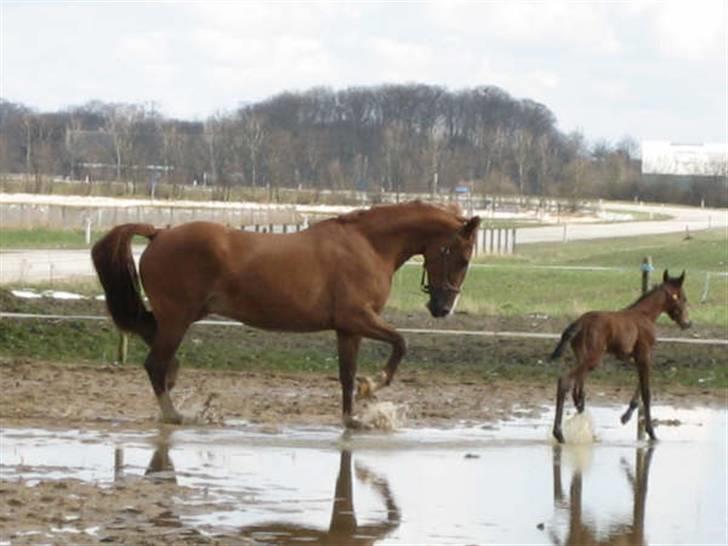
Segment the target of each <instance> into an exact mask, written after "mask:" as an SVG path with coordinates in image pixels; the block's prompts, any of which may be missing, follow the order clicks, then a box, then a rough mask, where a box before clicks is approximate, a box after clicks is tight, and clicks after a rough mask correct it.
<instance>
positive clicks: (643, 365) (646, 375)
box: [635, 351, 657, 440]
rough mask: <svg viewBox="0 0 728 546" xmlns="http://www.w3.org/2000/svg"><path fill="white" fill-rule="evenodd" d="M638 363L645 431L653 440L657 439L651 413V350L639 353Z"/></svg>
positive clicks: (636, 360) (636, 359)
mask: <svg viewBox="0 0 728 546" xmlns="http://www.w3.org/2000/svg"><path fill="white" fill-rule="evenodd" d="M635 362H636V363H637V374H638V375H639V380H640V386H639V388H640V392H641V393H642V406H643V407H644V410H645V432H646V433H647V435H648V436H649V437H650V439H651V440H657V436H655V430H654V428H652V417H651V415H650V356H649V351H645V352H643V353H642V354H639V355H638V356H637V357H636V358H635Z"/></svg>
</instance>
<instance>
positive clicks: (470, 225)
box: [460, 216, 480, 239]
mask: <svg viewBox="0 0 728 546" xmlns="http://www.w3.org/2000/svg"><path fill="white" fill-rule="evenodd" d="M479 225H480V216H473V217H472V218H471V219H470V220H468V221H467V222H465V225H464V226H463V227H462V228H460V233H461V234H462V236H463V237H465V238H466V239H470V238H471V237H472V236H473V233H475V230H476V229H478V226H479Z"/></svg>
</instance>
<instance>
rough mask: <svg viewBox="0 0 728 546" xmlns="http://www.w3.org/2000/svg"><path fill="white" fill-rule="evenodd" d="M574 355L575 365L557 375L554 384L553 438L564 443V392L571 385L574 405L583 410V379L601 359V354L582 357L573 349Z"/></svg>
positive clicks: (578, 409)
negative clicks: (557, 377)
mask: <svg viewBox="0 0 728 546" xmlns="http://www.w3.org/2000/svg"><path fill="white" fill-rule="evenodd" d="M575 355H576V361H577V365H576V367H575V368H573V369H571V370H570V371H568V372H566V373H565V374H563V375H562V376H561V377H559V381H558V383H557V386H556V416H555V417H554V428H553V434H554V438H556V440H558V441H559V443H562V444H563V443H564V434H563V432H562V431H561V421H562V420H563V417H564V401H565V400H566V394H567V393H568V392H569V390H570V389H572V387H573V391H572V395H573V398H574V405H575V406H576V409H577V411H578V412H579V413H581V412H582V411H584V380H585V377H586V374H587V373H588V372H590V371H591V370H593V369H594V368H596V367H597V366H598V365H599V361H600V360H601V355H596V356H590V357H588V358H584V357H582V355H581V353H580V352H578V351H575Z"/></svg>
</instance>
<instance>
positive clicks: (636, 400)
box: [620, 386, 640, 425]
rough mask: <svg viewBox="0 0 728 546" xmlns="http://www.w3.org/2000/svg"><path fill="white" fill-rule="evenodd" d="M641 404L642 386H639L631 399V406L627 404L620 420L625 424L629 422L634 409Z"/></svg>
mask: <svg viewBox="0 0 728 546" xmlns="http://www.w3.org/2000/svg"><path fill="white" fill-rule="evenodd" d="M639 405H640V388H639V386H638V387H637V388H636V389H635V391H634V394H633V395H632V399H631V400H630V401H629V406H627V410H626V411H625V412H624V413H623V414H622V417H621V418H620V421H622V424H623V425H626V424H627V423H629V420H630V419H631V418H632V414H633V413H634V410H636V409H637V407H638V406H639Z"/></svg>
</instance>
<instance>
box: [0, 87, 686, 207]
mask: <svg viewBox="0 0 728 546" xmlns="http://www.w3.org/2000/svg"><path fill="white" fill-rule="evenodd" d="M637 155H638V149H637V145H636V143H635V142H634V141H633V140H632V139H630V138H628V137H627V138H624V139H622V140H621V141H619V142H617V143H615V144H611V143H607V142H604V141H601V142H597V143H588V142H587V141H586V139H585V138H584V137H583V135H581V134H580V133H570V134H564V133H563V132H561V131H560V130H559V129H558V128H557V122H556V118H555V116H554V114H553V113H552V112H551V111H550V110H549V109H548V108H547V107H546V106H544V105H543V104H539V103H537V102H534V101H532V100H529V99H520V100H519V99H515V98H513V97H511V96H510V95H509V94H508V93H507V92H505V91H504V90H502V89H500V88H498V87H492V86H485V87H476V88H472V89H464V90H459V91H450V90H447V89H445V88H443V87H439V86H431V85H418V84H408V85H381V86H375V87H353V88H348V89H344V90H339V91H335V90H331V89H328V88H314V89H310V90H308V91H304V92H284V93H281V94H278V95H276V96H273V97H271V98H269V99H267V100H263V101H260V102H257V103H253V104H247V105H243V106H241V107H239V108H237V109H236V110H233V111H227V112H221V113H218V114H215V115H212V116H210V117H208V118H207V119H205V120H204V121H190V120H182V119H172V118H168V117H165V116H163V115H161V114H160V112H159V111H158V110H157V109H156V108H155V107H154V106H153V105H149V104H119V103H105V102H99V101H93V102H89V103H87V104H84V105H81V106H74V107H70V108H67V109H64V110H62V111H57V112H37V111H34V110H33V109H30V108H28V107H26V106H25V105H23V104H19V103H13V102H10V101H7V100H0V172H2V173H15V174H25V175H27V176H28V177H33V178H35V179H39V178H40V177H44V176H45V177H48V176H54V177H63V178H67V179H72V180H88V181H89V182H90V183H96V182H98V181H109V180H115V181H127V182H129V183H131V184H132V185H137V184H154V183H155V182H164V183H168V184H172V185H182V184H193V185H194V184H198V185H210V186H215V187H220V188H228V189H229V188H234V187H237V186H247V187H254V188H261V187H265V188H268V189H270V190H271V191H274V190H275V189H276V188H305V189H309V190H360V191H367V192H379V191H388V192H417V193H442V192H451V191H454V190H455V188H457V187H459V186H467V187H468V188H469V189H470V190H471V191H474V192H477V193H483V194H520V195H530V196H542V197H561V198H569V199H583V198H594V197H602V198H607V199H633V198H643V199H644V198H649V195H647V194H646V192H647V193H649V191H648V189H647V188H645V187H642V186H643V184H642V181H641V176H640V165H639V161H638V160H637ZM223 195H224V193H223ZM673 197H675V196H673ZM684 199H685V198H684V196H682V195H681V196H677V198H674V199H673V200H684Z"/></svg>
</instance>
